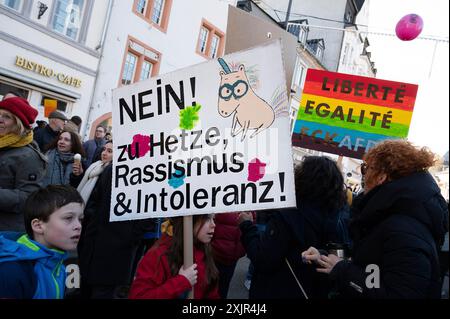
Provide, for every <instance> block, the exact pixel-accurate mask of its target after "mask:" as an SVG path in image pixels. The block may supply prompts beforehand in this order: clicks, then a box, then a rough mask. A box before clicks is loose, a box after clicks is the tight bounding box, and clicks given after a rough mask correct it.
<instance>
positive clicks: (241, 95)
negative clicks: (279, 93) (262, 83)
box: [218, 58, 275, 141]
mask: <svg viewBox="0 0 450 319" xmlns="http://www.w3.org/2000/svg"><path fill="white" fill-rule="evenodd" d="M218 61H219V63H220V65H221V66H222V68H223V70H220V72H219V74H220V77H221V81H220V87H219V101H218V112H219V114H220V115H221V116H222V117H225V118H227V117H229V116H230V115H232V114H233V122H232V130H231V136H233V137H235V136H237V135H238V134H239V133H241V132H242V136H241V141H243V140H244V139H245V137H246V135H247V132H248V130H254V132H253V133H252V135H250V138H252V137H254V136H255V135H257V134H258V133H260V132H262V131H263V130H265V129H266V128H268V127H270V126H271V125H272V123H273V121H274V120H275V113H274V111H273V109H272V107H271V106H270V105H269V104H268V103H267V102H266V101H264V100H263V99H262V98H260V97H259V96H257V95H256V94H255V92H254V91H253V89H252V88H251V86H250V84H249V81H248V78H247V75H246V73H245V67H244V65H243V64H241V65H239V68H238V71H235V72H232V71H231V70H230V68H229V66H228V64H227V63H226V62H225V61H224V60H223V59H222V58H219V59H218ZM238 123H239V125H240V128H239V129H238V130H237V131H236V127H237V124H238Z"/></svg>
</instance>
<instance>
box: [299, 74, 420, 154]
mask: <svg viewBox="0 0 450 319" xmlns="http://www.w3.org/2000/svg"><path fill="white" fill-rule="evenodd" d="M417 89H418V86H417V85H414V84H408V83H400V82H392V81H385V80H379V79H375V78H368V77H362V76H355V75H348V74H341V73H335V72H327V71H321V70H313V69H309V70H308V73H307V75H306V81H305V87H304V89H303V94H302V99H301V102H300V107H299V111H298V115H297V120H296V123H295V127H294V132H293V134H292V144H293V145H294V146H299V147H304V148H308V149H313V150H317V151H322V152H328V153H333V154H338V155H343V156H348V157H353V158H359V159H360V158H362V156H363V155H364V153H366V152H367V151H368V150H369V149H370V148H371V147H373V146H374V145H376V143H377V142H379V141H381V140H384V139H392V138H405V137H407V136H408V130H409V125H410V122H411V117H412V113H413V109H414V102H415V99H416V95H417Z"/></svg>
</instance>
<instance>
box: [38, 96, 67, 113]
mask: <svg viewBox="0 0 450 319" xmlns="http://www.w3.org/2000/svg"><path fill="white" fill-rule="evenodd" d="M45 100H56V109H57V110H58V111H61V112H66V111H67V101H62V100H58V99H55V98H53V97H50V96H46V95H42V98H41V106H44V105H45Z"/></svg>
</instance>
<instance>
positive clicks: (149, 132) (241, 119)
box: [111, 40, 295, 221]
mask: <svg viewBox="0 0 450 319" xmlns="http://www.w3.org/2000/svg"><path fill="white" fill-rule="evenodd" d="M288 112H289V109H288V99H287V94H286V84H285V76H284V71H283V61H282V55H281V44H280V41H279V40H278V41H272V42H270V43H267V44H265V45H263V46H260V47H257V48H253V49H250V50H247V51H242V52H237V53H234V54H230V55H227V56H225V57H223V58H219V59H214V60H211V61H209V62H205V63H202V64H198V65H195V66H192V67H189V68H186V69H182V70H179V71H175V72H173V73H169V74H165V75H161V76H158V77H154V78H151V79H149V80H146V81H142V82H138V83H136V84H133V85H129V86H124V87H120V88H118V89H115V90H114V91H113V135H114V136H115V140H114V158H113V165H114V168H113V185H112V205H111V220H112V221H115V220H130V219H144V218H153V217H170V216H187V215H194V214H206V213H221V212H229V211H245V210H258V209H269V208H277V207H294V206H295V191H294V178H293V162H292V149H291V141H290V132H289V119H288V115H289V113H288Z"/></svg>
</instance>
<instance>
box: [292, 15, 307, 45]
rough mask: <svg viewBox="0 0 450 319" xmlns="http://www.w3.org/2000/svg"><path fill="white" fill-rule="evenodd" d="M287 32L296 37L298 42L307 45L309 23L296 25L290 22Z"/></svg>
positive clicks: (305, 21)
mask: <svg viewBox="0 0 450 319" xmlns="http://www.w3.org/2000/svg"><path fill="white" fill-rule="evenodd" d="M287 31H288V32H289V33H291V34H293V35H295V36H296V37H297V39H298V42H300V43H302V44H305V43H306V38H307V37H308V32H309V27H308V21H307V20H301V21H299V22H295V23H293V22H290V23H288V27H287Z"/></svg>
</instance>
